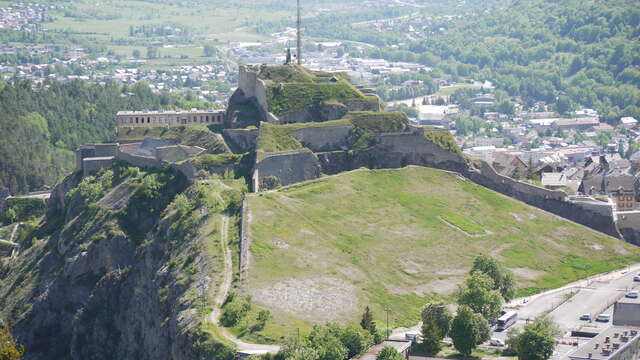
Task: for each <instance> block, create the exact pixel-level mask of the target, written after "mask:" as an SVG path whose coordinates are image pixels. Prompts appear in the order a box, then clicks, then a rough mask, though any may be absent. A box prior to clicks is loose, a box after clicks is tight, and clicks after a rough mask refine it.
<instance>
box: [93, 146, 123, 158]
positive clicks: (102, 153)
mask: <svg viewBox="0 0 640 360" xmlns="http://www.w3.org/2000/svg"><path fill="white" fill-rule="evenodd" d="M93 146H94V148H95V155H94V156H96V157H107V156H117V155H118V147H119V144H118V143H111V144H95V145H93Z"/></svg>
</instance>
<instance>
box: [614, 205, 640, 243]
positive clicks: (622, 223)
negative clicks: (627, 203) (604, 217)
mask: <svg viewBox="0 0 640 360" xmlns="http://www.w3.org/2000/svg"><path fill="white" fill-rule="evenodd" d="M617 218H618V229H619V230H620V233H621V234H622V236H624V239H625V240H626V241H628V242H630V243H632V244H635V245H640V211H630V212H622V213H618V214H617Z"/></svg>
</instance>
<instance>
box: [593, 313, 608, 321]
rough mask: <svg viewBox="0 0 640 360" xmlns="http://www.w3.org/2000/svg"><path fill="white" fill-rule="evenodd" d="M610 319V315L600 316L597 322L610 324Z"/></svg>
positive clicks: (597, 317)
mask: <svg viewBox="0 0 640 360" xmlns="http://www.w3.org/2000/svg"><path fill="white" fill-rule="evenodd" d="M610 318H611V315H609V314H598V316H596V321H600V322H609V319H610Z"/></svg>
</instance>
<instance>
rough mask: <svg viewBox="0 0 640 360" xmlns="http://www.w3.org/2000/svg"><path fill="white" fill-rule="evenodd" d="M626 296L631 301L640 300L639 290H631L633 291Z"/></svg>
mask: <svg viewBox="0 0 640 360" xmlns="http://www.w3.org/2000/svg"><path fill="white" fill-rule="evenodd" d="M625 296H626V297H628V298H630V299H637V298H638V291H637V290H631V291H629V292H627V293H626V294H625Z"/></svg>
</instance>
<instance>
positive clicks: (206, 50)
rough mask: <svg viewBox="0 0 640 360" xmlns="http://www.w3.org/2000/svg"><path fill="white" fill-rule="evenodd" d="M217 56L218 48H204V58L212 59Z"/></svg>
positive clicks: (210, 46)
mask: <svg viewBox="0 0 640 360" xmlns="http://www.w3.org/2000/svg"><path fill="white" fill-rule="evenodd" d="M215 54H216V48H215V47H214V46H213V45H210V44H207V45H205V46H204V56H206V57H212V56H214V55H215Z"/></svg>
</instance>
